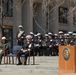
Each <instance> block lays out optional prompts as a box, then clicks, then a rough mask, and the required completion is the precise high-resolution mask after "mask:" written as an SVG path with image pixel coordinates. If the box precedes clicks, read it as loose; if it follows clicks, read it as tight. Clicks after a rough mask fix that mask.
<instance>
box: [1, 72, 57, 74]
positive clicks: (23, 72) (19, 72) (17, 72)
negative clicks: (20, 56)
mask: <svg viewBox="0 0 76 75" xmlns="http://www.w3.org/2000/svg"><path fill="white" fill-rule="evenodd" d="M0 75H58V74H51V73H44V74H42V73H27V72H0Z"/></svg>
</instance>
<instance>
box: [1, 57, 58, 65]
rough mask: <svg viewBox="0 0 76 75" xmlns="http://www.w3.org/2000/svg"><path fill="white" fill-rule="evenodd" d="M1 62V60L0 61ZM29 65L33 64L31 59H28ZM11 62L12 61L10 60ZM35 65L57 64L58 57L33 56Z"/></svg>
mask: <svg viewBox="0 0 76 75" xmlns="http://www.w3.org/2000/svg"><path fill="white" fill-rule="evenodd" d="M2 61H3V60H2ZM30 61H31V63H32V62H33V57H31V58H30ZM11 62H12V60H11ZM35 63H37V64H38V63H50V64H51V63H55V64H57V63H58V56H35Z"/></svg>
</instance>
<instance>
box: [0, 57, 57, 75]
mask: <svg viewBox="0 0 76 75" xmlns="http://www.w3.org/2000/svg"><path fill="white" fill-rule="evenodd" d="M30 61H31V62H32V57H31V60H30ZM2 63H3V62H2ZM25 74H27V75H47V74H48V75H58V57H50V56H47V57H45V56H36V57H35V65H12V64H6V65H5V64H3V65H0V75H25Z"/></svg>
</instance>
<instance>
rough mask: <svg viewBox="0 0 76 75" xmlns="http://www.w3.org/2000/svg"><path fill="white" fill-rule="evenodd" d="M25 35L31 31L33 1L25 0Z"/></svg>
mask: <svg viewBox="0 0 76 75" xmlns="http://www.w3.org/2000/svg"><path fill="white" fill-rule="evenodd" d="M27 1H28V2H27V34H29V33H30V31H33V0H27Z"/></svg>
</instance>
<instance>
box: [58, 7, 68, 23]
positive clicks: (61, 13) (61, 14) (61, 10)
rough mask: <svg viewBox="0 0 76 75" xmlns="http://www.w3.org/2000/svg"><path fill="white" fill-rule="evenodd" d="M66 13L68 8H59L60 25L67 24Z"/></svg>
mask: <svg viewBox="0 0 76 75" xmlns="http://www.w3.org/2000/svg"><path fill="white" fill-rule="evenodd" d="M67 13H68V8H65V7H59V22H60V23H67V22H68V21H67Z"/></svg>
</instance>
